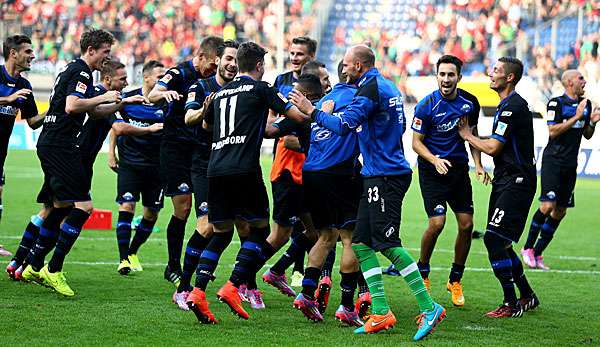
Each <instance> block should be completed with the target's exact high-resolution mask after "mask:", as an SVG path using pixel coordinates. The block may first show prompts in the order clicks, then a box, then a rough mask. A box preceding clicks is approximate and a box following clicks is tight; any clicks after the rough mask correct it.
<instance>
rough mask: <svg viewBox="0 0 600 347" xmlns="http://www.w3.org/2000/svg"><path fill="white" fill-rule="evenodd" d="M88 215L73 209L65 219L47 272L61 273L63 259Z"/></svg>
mask: <svg viewBox="0 0 600 347" xmlns="http://www.w3.org/2000/svg"><path fill="white" fill-rule="evenodd" d="M89 217H90V215H89V214H88V213H87V212H85V211H84V210H81V209H79V208H74V209H72V210H71V213H69V215H68V216H67V219H65V222H64V223H63V225H62V226H61V228H60V235H59V236H58V242H57V243H56V249H55V250H54V254H53V255H52V258H51V259H50V261H49V262H48V271H50V272H53V273H54V272H60V271H62V268H63V264H64V262H65V257H66V256H67V254H69V252H70V251H71V248H73V245H74V244H75V241H77V238H78V237H79V233H81V228H82V227H83V224H85V221H87V220H88V218H89Z"/></svg>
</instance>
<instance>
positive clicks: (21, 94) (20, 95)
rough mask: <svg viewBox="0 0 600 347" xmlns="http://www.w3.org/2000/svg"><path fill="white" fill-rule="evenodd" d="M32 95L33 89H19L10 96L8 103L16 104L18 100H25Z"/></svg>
mask: <svg viewBox="0 0 600 347" xmlns="http://www.w3.org/2000/svg"><path fill="white" fill-rule="evenodd" d="M29 94H31V89H19V90H17V91H16V92H14V93H12V94H11V95H9V96H8V103H11V102H15V101H17V100H18V99H21V100H25V99H27V96H28V95H29Z"/></svg>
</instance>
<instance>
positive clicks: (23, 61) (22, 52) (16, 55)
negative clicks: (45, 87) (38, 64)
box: [10, 43, 35, 71]
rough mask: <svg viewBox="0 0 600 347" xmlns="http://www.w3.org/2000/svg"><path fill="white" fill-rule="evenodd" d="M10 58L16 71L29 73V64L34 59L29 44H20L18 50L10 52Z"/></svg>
mask: <svg viewBox="0 0 600 347" xmlns="http://www.w3.org/2000/svg"><path fill="white" fill-rule="evenodd" d="M10 57H11V58H12V59H14V61H15V66H16V67H17V70H19V71H29V70H30V69H31V62H32V61H33V59H35V54H34V53H33V48H32V47H31V44H30V43H22V44H21V45H19V48H18V49H16V50H15V49H12V50H11V52H10Z"/></svg>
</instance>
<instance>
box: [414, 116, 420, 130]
mask: <svg viewBox="0 0 600 347" xmlns="http://www.w3.org/2000/svg"><path fill="white" fill-rule="evenodd" d="M422 126H423V121H422V120H421V119H420V118H417V117H415V118H413V124H412V127H413V129H415V130H421V127H422Z"/></svg>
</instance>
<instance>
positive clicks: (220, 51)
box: [217, 40, 240, 58]
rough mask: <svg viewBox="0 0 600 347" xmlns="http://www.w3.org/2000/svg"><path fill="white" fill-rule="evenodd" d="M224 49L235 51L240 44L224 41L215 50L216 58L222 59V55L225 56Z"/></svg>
mask: <svg viewBox="0 0 600 347" xmlns="http://www.w3.org/2000/svg"><path fill="white" fill-rule="evenodd" d="M226 48H235V49H238V48H240V44H239V43H238V42H237V41H234V40H227V41H224V42H223V44H222V45H220V46H219V48H217V57H219V58H222V57H223V54H225V49H226Z"/></svg>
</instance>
